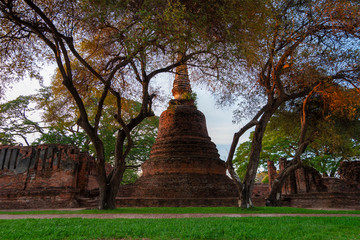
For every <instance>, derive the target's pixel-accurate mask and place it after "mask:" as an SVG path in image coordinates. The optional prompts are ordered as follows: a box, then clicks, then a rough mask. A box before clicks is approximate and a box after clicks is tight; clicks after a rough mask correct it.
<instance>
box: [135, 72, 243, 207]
mask: <svg viewBox="0 0 360 240" xmlns="http://www.w3.org/2000/svg"><path fill="white" fill-rule="evenodd" d="M172 93H173V96H174V99H172V100H170V102H169V107H168V108H167V110H165V111H164V112H163V113H162V114H161V116H160V123H159V130H158V136H157V139H156V142H155V143H154V145H153V146H152V149H151V152H150V158H149V160H147V161H146V162H145V163H144V164H143V165H142V172H143V175H142V176H141V177H140V178H139V179H138V181H137V182H136V183H135V186H134V188H133V191H132V193H131V197H132V198H133V199H137V200H136V202H134V204H133V205H138V206H236V204H237V191H236V187H235V185H234V183H233V181H232V180H231V179H230V178H229V177H228V176H227V175H226V168H225V162H224V161H222V160H221V159H220V156H219V154H218V151H217V149H216V145H215V144H214V143H213V142H212V141H211V139H210V137H209V135H208V131H207V128H206V120H205V116H204V114H203V113H201V112H200V111H199V110H197V107H196V106H195V104H194V99H192V90H191V86H190V80H189V75H188V69H187V66H186V65H181V66H178V67H177V68H176V76H175V80H174V84H173V89H172Z"/></svg>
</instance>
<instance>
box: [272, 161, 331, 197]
mask: <svg viewBox="0 0 360 240" xmlns="http://www.w3.org/2000/svg"><path fill="white" fill-rule="evenodd" d="M286 164H287V161H286V160H284V159H280V162H279V166H280V171H282V170H283V169H284V168H285V166H286ZM326 191H327V187H326V186H325V184H324V183H323V179H322V177H321V175H320V173H319V172H318V171H316V169H314V168H312V167H309V166H302V167H301V168H299V169H297V170H295V172H294V173H293V174H291V175H290V176H289V178H288V179H287V180H286V182H285V183H284V186H283V189H282V194H299V193H312V192H326Z"/></svg>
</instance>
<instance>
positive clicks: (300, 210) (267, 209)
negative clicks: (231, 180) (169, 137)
mask: <svg viewBox="0 0 360 240" xmlns="http://www.w3.org/2000/svg"><path fill="white" fill-rule="evenodd" d="M107 213H109V214H114V213H135V214H161V213H241V214H251V213H269V214H270V213H290V214H291V213H304V214H360V210H354V211H349V210H315V209H305V208H291V207H254V208H251V209H242V208H236V207H181V208H180V207H158V208H150V207H149V208H117V209H114V210H96V209H89V210H75V211H74V210H39V211H12V212H8V211H0V214H107Z"/></svg>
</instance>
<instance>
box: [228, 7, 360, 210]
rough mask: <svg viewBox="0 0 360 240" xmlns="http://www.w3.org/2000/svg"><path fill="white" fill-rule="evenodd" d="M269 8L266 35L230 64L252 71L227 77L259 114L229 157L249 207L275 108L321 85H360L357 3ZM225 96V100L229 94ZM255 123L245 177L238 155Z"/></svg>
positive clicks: (231, 87) (236, 93) (230, 87)
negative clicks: (241, 175)
mask: <svg viewBox="0 0 360 240" xmlns="http://www.w3.org/2000/svg"><path fill="white" fill-rule="evenodd" d="M267 7H268V9H269V11H268V13H269V12H270V13H271V14H269V17H268V21H267V22H266V23H265V24H264V25H263V28H264V32H263V33H264V34H263V36H264V38H263V39H261V38H254V39H255V40H258V39H259V42H257V43H254V42H252V43H251V47H249V50H252V53H251V54H250V53H249V54H248V55H249V59H246V58H245V59H244V58H240V59H241V60H242V62H241V61H234V62H233V63H232V65H231V66H232V67H233V66H236V64H237V69H239V70H240V71H241V70H244V69H249V71H247V74H242V77H243V79H242V81H238V82H236V81H233V80H232V79H226V80H225V81H223V85H225V86H226V87H228V88H227V89H226V90H227V91H228V92H229V93H230V94H231V96H230V97H231V98H234V97H237V96H240V97H241V94H244V93H245V94H244V95H245V96H244V97H243V98H241V99H242V101H243V103H241V106H247V107H249V106H250V112H252V113H254V115H253V117H252V118H251V120H250V121H249V122H248V123H247V124H245V125H244V127H242V128H241V129H240V130H239V131H238V132H237V133H235V134H234V138H233V142H232V145H231V148H230V151H229V155H228V158H227V166H228V170H229V172H230V174H231V176H232V178H233V179H234V182H235V183H236V185H237V188H238V191H239V196H240V200H241V201H240V202H241V206H242V207H244V208H248V207H251V206H252V201H251V193H252V189H253V186H254V180H255V177H256V172H257V168H258V166H259V161H260V153H261V150H262V140H263V136H264V133H265V129H266V126H267V124H268V122H269V120H270V118H271V116H272V115H273V114H274V113H275V111H276V110H277V109H278V108H279V107H280V106H281V105H282V104H284V103H286V102H288V101H290V100H294V99H298V98H302V99H304V98H306V96H307V95H308V94H309V93H310V92H312V91H313V90H314V89H316V86H319V85H321V88H318V90H319V89H323V90H324V89H328V90H330V89H331V88H332V87H334V86H335V85H341V86H342V87H344V88H358V87H359V82H358V78H359V70H360V68H359V65H358V62H357V60H356V59H359V51H358V50H359V49H358V46H359V44H358V43H359V39H358V32H359V29H358V28H359V17H358V16H359V15H358V13H359V12H358V11H359V8H358V4H357V3H356V2H353V1H345V2H344V1H343V2H341V3H340V2H336V1H335V2H334V1H269V3H268V5H267ZM355 42H356V43H357V44H354V43H355ZM240 44H243V43H242V42H241V43H240ZM245 57H246V55H245ZM234 69H235V68H233V69H232V72H234ZM244 78H245V79H248V81H247V82H246V81H244ZM244 89H245V90H246V89H250V91H249V90H248V91H244ZM353 94H355V95H357V94H358V92H356V91H354V92H353ZM249 95H250V96H249ZM223 99H225V100H226V96H223ZM246 101H247V102H246ZM244 102H245V103H244ZM257 106H261V107H260V108H259V107H257ZM238 113H244V112H238ZM238 116H239V115H238ZM305 125H306V124H305V121H303V123H302V126H303V131H302V134H300V136H302V137H301V138H300V139H301V141H300V143H299V147H298V148H297V151H296V154H295V156H296V158H297V159H298V158H299V156H300V155H301V153H302V151H303V150H304V148H305V147H306V146H307V144H308V141H307V140H306V139H305V138H304V137H305V132H306V126H305ZM252 127H255V131H254V134H253V138H252V142H251V153H250V157H249V164H248V166H247V171H246V174H245V177H244V178H243V179H242V180H241V179H240V178H239V177H238V176H237V174H236V172H235V170H234V167H233V165H232V161H233V156H234V153H235V150H236V146H237V144H238V141H239V138H240V136H242V135H243V134H244V133H245V132H246V131H247V130H249V129H250V128H252Z"/></svg>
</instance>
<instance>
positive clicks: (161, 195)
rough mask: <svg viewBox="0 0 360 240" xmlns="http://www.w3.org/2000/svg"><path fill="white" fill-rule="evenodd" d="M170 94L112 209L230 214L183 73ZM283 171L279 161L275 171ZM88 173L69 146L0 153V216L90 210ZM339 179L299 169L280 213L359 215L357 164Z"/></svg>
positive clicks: (232, 201)
mask: <svg viewBox="0 0 360 240" xmlns="http://www.w3.org/2000/svg"><path fill="white" fill-rule="evenodd" d="M172 93H173V96H174V99H172V100H170V102H169V107H168V108H167V110H165V111H164V112H163V113H162V114H161V117H160V125H159V131H158V136H157V139H156V142H155V144H154V145H153V146H152V149H151V153H150V158H149V159H148V160H147V161H146V162H145V163H144V164H143V165H142V176H141V177H140V178H139V179H138V181H137V182H136V183H135V184H130V185H122V186H121V187H120V191H119V194H118V197H117V204H118V206H136V207H140V206H151V207H156V206H237V199H238V193H237V190H236V187H235V185H234V183H233V181H232V180H231V179H230V178H229V177H228V176H227V175H226V168H225V162H224V161H222V160H220V158H219V154H218V151H217V149H216V146H215V144H214V143H213V142H212V141H211V139H210V137H209V135H208V132H207V128H206V120H205V116H204V115H203V114H202V113H201V112H200V111H199V110H197V108H196V106H195V104H194V99H193V97H192V91H191V86H190V81H189V76H188V71H187V67H186V65H181V66H179V67H177V69H176V76H175V81H174V85H173V90H172ZM286 164H287V161H286V160H284V159H282V160H280V164H279V166H280V170H282V169H284V167H285V166H286ZM94 168H95V160H94V158H92V157H91V156H90V155H89V154H87V153H82V152H80V150H79V149H78V148H76V147H73V146H68V145H60V144H47V145H40V146H31V147H20V146H0V209H16V208H18V209H19V208H64V207H95V206H96V202H97V195H98V184H97V182H96V179H95V177H96V176H95V173H96V171H95V169H94ZM107 168H108V169H107V170H108V171H110V169H111V166H110V165H107ZM268 174H269V182H270V184H269V185H264V184H256V185H255V187H254V191H253V202H254V205H255V206H264V205H265V198H266V196H267V194H268V193H269V190H270V189H271V183H272V182H273V181H274V179H275V178H276V176H277V170H276V168H275V166H274V163H272V162H270V161H269V162H268ZM339 174H340V178H323V177H322V176H321V175H320V174H319V173H318V172H317V171H316V170H315V169H313V168H311V167H307V166H303V167H302V168H300V169H298V170H296V171H295V172H294V173H293V174H292V175H291V176H289V178H288V180H287V181H286V183H285V184H284V187H283V188H282V193H281V194H282V203H283V205H285V206H293V207H330V208H341V207H344V208H351V207H352V208H360V162H359V161H354V162H343V163H342V164H341V165H340V167H339Z"/></svg>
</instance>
